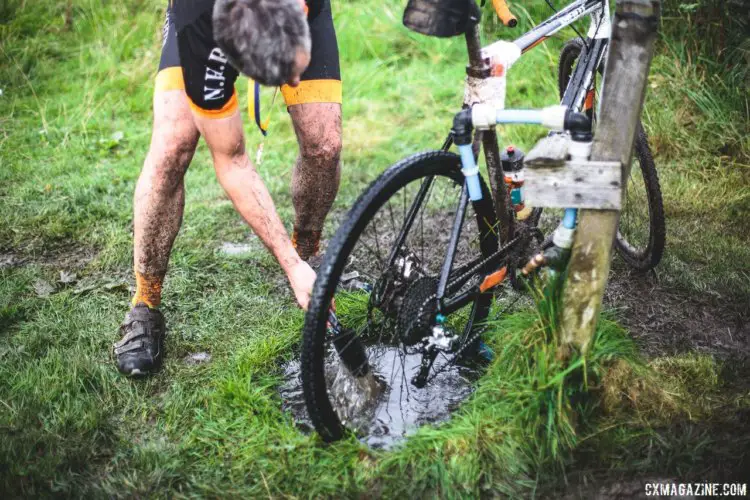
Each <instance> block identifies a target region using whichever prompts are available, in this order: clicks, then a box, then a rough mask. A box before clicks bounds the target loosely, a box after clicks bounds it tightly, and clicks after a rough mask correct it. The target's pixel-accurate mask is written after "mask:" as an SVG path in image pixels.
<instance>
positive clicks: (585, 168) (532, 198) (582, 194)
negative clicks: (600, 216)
mask: <svg viewBox="0 0 750 500" xmlns="http://www.w3.org/2000/svg"><path fill="white" fill-rule="evenodd" d="M621 179H622V174H621V168H620V164H619V163H617V162H584V163H576V162H565V163H563V164H561V165H560V166H554V167H549V166H544V167H539V166H537V167H535V168H528V169H525V184H524V198H525V200H526V203H528V204H529V205H530V206H532V207H543V208H590V209H597V210H602V209H608V210H619V209H620V206H621V201H622V192H621V189H620V184H621Z"/></svg>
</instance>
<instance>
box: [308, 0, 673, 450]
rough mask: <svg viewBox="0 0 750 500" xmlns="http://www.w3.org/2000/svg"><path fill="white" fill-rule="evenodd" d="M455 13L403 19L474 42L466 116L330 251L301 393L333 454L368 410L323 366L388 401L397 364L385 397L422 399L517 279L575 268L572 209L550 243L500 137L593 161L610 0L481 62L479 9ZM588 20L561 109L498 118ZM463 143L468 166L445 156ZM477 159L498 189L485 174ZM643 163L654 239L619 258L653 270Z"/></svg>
mask: <svg viewBox="0 0 750 500" xmlns="http://www.w3.org/2000/svg"><path fill="white" fill-rule="evenodd" d="M448 3H450V6H449V7H448V8H447V9H445V10H444V11H443V12H435V11H432V12H425V11H430V10H431V9H435V6H436V1H435V0H410V1H409V5H408V6H407V11H408V10H409V9H410V8H411V9H412V11H411V12H412V14H413V16H412V18H411V19H412V21H413V22H412V24H416V26H410V27H411V28H412V29H416V30H417V31H421V32H423V33H426V34H430V35H436V36H453V35H457V34H463V35H464V36H465V40H466V46H467V51H468V55H469V65H468V66H467V86H466V89H467V90H466V93H465V102H464V106H463V109H462V110H461V111H460V112H458V113H457V114H456V115H455V117H454V120H453V127H452V129H451V132H450V134H449V135H448V138H447V139H446V141H445V143H444V144H443V147H442V148H441V149H440V150H439V151H431V152H426V153H419V154H416V155H413V156H410V157H408V158H406V159H404V160H402V161H400V162H398V163H397V164H395V165H393V166H391V167H390V168H388V169H387V170H386V171H385V172H384V173H383V174H381V175H380V176H379V177H378V178H377V179H376V180H375V181H374V182H373V183H372V184H371V185H370V186H369V187H368V188H367V190H365V192H364V193H363V194H362V195H361V196H360V197H359V199H358V200H357V201H356V202H355V204H354V206H353V207H352V209H351V210H350V212H349V214H348V215H347V217H346V219H345V220H344V222H343V224H342V225H341V226H340V227H339V229H338V231H337V232H336V234H335V236H334V238H333V239H332V240H331V242H330V244H329V247H328V249H327V252H326V254H325V256H324V259H323V262H322V264H321V267H320V269H319V273H318V279H317V281H316V283H315V287H314V289H313V294H312V299H311V302H310V306H309V309H308V312H307V315H306V318H305V326H304V330H303V342H302V348H301V368H302V383H303V392H304V395H305V403H306V406H307V409H308V413H309V415H310V418H311V420H312V422H313V425H314V427H315V429H316V430H317V431H318V433H319V435H320V436H321V437H322V438H323V439H324V440H325V441H334V440H337V439H340V438H341V437H342V436H343V435H344V434H345V432H346V429H347V428H350V429H354V430H356V429H357V428H359V427H360V426H361V425H362V424H363V423H364V424H366V423H367V420H368V418H371V415H369V414H368V412H367V408H366V407H365V406H362V405H360V406H357V407H356V412H361V414H353V413H352V412H351V411H345V410H344V409H343V408H342V406H341V404H339V402H337V401H336V395H335V394H334V391H332V389H333V386H334V385H335V384H340V383H341V382H340V379H338V378H337V377H338V375H337V374H336V373H333V372H332V370H331V369H330V368H329V369H326V366H329V367H330V366H335V365H336V364H337V361H340V365H341V366H343V367H344V368H345V370H346V373H348V376H349V377H350V380H348V381H347V382H345V383H347V384H349V386H350V388H351V387H354V388H355V390H360V387H359V386H357V383H358V381H359V382H361V381H367V382H366V383H363V384H362V386H361V390H362V391H365V392H368V394H372V393H374V392H376V391H377V390H387V387H386V388H385V389H383V385H384V384H383V382H384V381H382V380H378V378H377V376H378V375H379V374H380V373H384V372H387V371H388V367H386V366H384V365H385V364H386V363H390V364H391V366H390V372H389V373H390V377H391V380H390V381H388V383H387V384H386V385H387V386H390V387H393V386H394V381H395V378H396V377H399V376H400V377H401V380H400V381H399V383H400V384H404V383H406V384H410V385H411V386H413V387H415V388H417V389H418V388H422V387H424V386H425V385H426V384H428V383H429V382H430V381H431V380H433V379H434V378H435V377H437V376H439V375H440V373H441V372H443V371H444V370H446V369H449V368H450V367H452V366H455V365H457V364H460V363H462V362H463V361H465V360H467V359H471V358H474V357H476V356H478V355H479V356H481V354H482V352H481V350H482V346H481V343H480V335H481V333H482V331H483V322H484V321H485V320H486V319H487V318H488V316H489V313H490V308H491V306H492V304H493V298H494V293H495V292H496V291H497V290H498V289H499V285H500V284H501V283H504V282H507V281H510V282H511V283H514V284H517V283H518V279H517V272H518V270H519V269H523V272H524V273H533V272H534V271H535V270H537V269H538V268H540V267H543V266H546V267H549V268H550V269H552V270H555V271H558V272H559V271H561V270H562V269H564V265H565V262H566V257H567V255H569V250H568V249H569V248H570V244H571V242H572V237H573V233H574V231H575V216H576V212H575V210H574V209H566V210H565V214H564V216H563V217H562V221H561V222H560V223H559V224H558V226H557V228H556V229H555V231H554V232H553V233H552V234H550V235H547V234H545V231H544V229H543V227H544V222H545V221H544V220H543V217H542V215H543V213H542V210H541V209H538V208H537V209H528V208H527V207H524V206H523V203H522V199H521V198H520V195H521V193H522V191H521V190H520V189H519V188H518V187H517V186H516V184H513V182H514V181H513V175H512V172H511V173H510V174H511V175H510V176H506V175H505V172H504V170H503V165H502V163H505V164H506V166H508V167H510V168H511V169H515V168H517V166H518V165H519V163H521V162H519V161H517V159H516V158H514V155H515V154H516V152H515V151H514V150H511V149H506V150H504V152H503V154H502V155H501V152H500V149H499V145H498V138H497V133H496V129H495V125H497V124H501V123H535V124H538V125H543V126H547V128H549V129H551V130H552V131H553V132H551V133H554V134H561V133H563V134H566V137H567V136H568V135H569V137H570V141H571V142H570V144H571V154H572V155H577V157H579V158H584V157H585V158H587V157H588V151H589V150H590V144H591V140H592V133H591V130H592V122H594V121H595V118H596V113H595V109H594V100H595V88H596V83H595V76H596V72H597V71H598V70H599V69H600V66H601V65H602V62H603V60H604V55H605V53H606V50H607V42H608V38H609V32H608V31H609V22H610V20H609V12H608V6H607V4H606V2H602V1H601V0H577V1H574V2H573V3H571V4H570V5H568V6H567V7H565V8H564V9H562V10H560V11H559V12H557V13H556V14H555V15H553V16H552V17H550V18H549V19H548V20H546V21H545V22H543V23H541V24H540V25H538V26H537V27H536V28H534V29H532V30H531V31H529V32H528V33H526V34H524V35H522V36H521V37H520V38H518V39H517V40H516V41H515V42H513V43H510V42H496V43H495V44H492V45H491V46H489V47H486V48H485V49H482V48H481V45H480V38H479V18H480V11H479V8H478V6H477V5H476V3H475V2H474V1H473V0H468V1H467V0H451V2H448ZM493 5H494V7H495V10H496V12H497V13H498V15H499V16H500V18H501V19H502V20H503V23H504V24H505V25H506V26H512V25H515V18H514V17H513V15H512V14H511V13H510V11H509V10H508V9H507V5H505V2H504V0H493ZM425 14H429V15H425ZM586 15H589V16H590V17H591V20H592V28H591V29H590V30H589V33H588V35H589V36H588V38H587V40H584V41H583V42H582V43H580V44H578V42H569V44H566V46H565V48H564V49H563V52H562V55H563V57H561V61H560V66H559V69H558V72H559V74H558V76H559V82H560V91H561V99H562V101H561V105H559V106H552V107H548V108H545V109H543V110H512V109H502V108H503V102H504V80H502V83H503V86H502V88H500V87H498V86H497V83H498V82H499V81H500V80H497V78H499V75H500V76H502V77H503V78H504V72H505V71H506V70H507V69H508V68H509V67H510V66H511V65H512V63H513V62H514V60H515V59H517V58H518V57H520V55H521V54H522V53H523V52H526V51H527V50H530V49H531V48H533V47H534V46H535V45H537V44H538V43H540V42H542V41H544V40H545V39H546V38H548V37H550V36H551V35H553V34H554V33H556V32H557V31H559V30H560V29H562V28H564V27H565V26H568V25H570V24H571V23H573V22H575V21H576V20H578V19H579V18H581V17H583V16H586ZM415 19H416V21H414V20H415ZM407 21H408V19H407V14H405V24H407ZM419 23H422V24H421V25H420V24H419ZM493 47H494V49H493V50H489V49H490V48H493ZM498 61H500V62H498ZM492 78H495V80H492ZM488 82H489V83H492V85H489V84H488ZM493 82H494V83H493ZM493 85H494V87H493ZM500 94H502V95H501V96H500ZM499 97H500V98H501V101H503V102H501V103H499V105H498V103H497V99H498V98H499ZM493 101H494V104H488V102H493ZM641 130H642V129H641ZM453 144H455V145H456V146H457V147H458V150H459V154H458V155H456V154H454V153H451V152H449V151H448V150H449V149H450V147H451V146H452V145H453ZM639 144H641V146H639ZM480 150H483V151H484V157H485V163H486V165H487V171H488V176H489V186H488V185H487V183H486V182H485V180H484V178H483V176H482V175H481V173H480V172H479V169H478V167H477V163H476V161H477V157H478V155H479V152H480ZM636 151H644V152H646V153H648V144H647V142H646V138H645V134H639V136H638V139H637V143H636ZM638 158H639V160H640V161H639V164H640V168H639V169H631V171H632V170H638V171H642V172H644V174H643V180H644V185H645V187H646V192H647V194H646V200H647V202H648V207H649V214H650V215H649V222H648V224H647V225H648V228H649V230H648V236H647V238H646V243H645V244H643V245H642V248H638V247H637V246H636V245H637V244H638V243H634V242H632V241H629V238H631V233H624V231H621V232H620V233H619V234H618V243H617V245H618V250H619V251H620V253H621V254H622V255H623V256H624V257H625V258H626V261H627V262H629V263H631V264H633V265H635V266H636V267H638V268H641V269H643V268H649V267H650V266H652V265H655V262H658V259H659V258H660V255H661V251H662V249H663V209H662V208H661V195H660V192H659V187H658V181H657V179H656V172H655V169H654V168H653V161H651V160H650V153H648V154H647V155H644V156H640V154H638ZM501 159H502V162H501ZM506 177H507V178H506ZM626 203H627V202H626V201H624V202H623V205H624V206H625V205H626ZM652 205H653V206H652ZM553 215H556V214H553ZM553 218H554V219H555V222H557V218H556V217H553ZM397 220H398V223H397ZM450 220H452V221H453V222H452V225H451V226H450V230H449V231H445V227H444V226H443V224H445V223H446V221H450ZM660 222H661V227H662V229H660V228H659V227H658V226H659V223H660ZM446 225H447V224H446ZM640 226H641V228H642V227H643V224H641V225H640ZM397 361H398V364H397V363H396V362H397ZM409 370H413V371H414V372H415V374H414V375H413V376H411V374H407V371H409ZM356 412H355V413H356Z"/></svg>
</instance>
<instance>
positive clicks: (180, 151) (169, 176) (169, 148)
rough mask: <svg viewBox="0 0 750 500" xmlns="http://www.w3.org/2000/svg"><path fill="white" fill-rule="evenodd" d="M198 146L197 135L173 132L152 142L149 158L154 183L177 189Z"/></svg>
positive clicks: (148, 165) (163, 187)
mask: <svg viewBox="0 0 750 500" xmlns="http://www.w3.org/2000/svg"><path fill="white" fill-rule="evenodd" d="M154 137H155V138H156V137H157V134H154ZM196 146H197V136H196V137H194V138H193V137H186V136H179V135H177V136H176V135H171V134H170V135H167V136H166V137H165V136H162V137H161V139H159V140H157V141H155V142H154V143H152V144H151V148H150V149H149V152H148V159H147V168H148V169H149V170H150V171H151V172H150V174H151V181H152V183H153V184H155V185H157V186H159V188H161V189H163V190H165V191H173V190H175V189H177V188H178V187H179V186H180V185H181V184H182V179H183V177H184V176H185V172H187V169H188V166H189V165H190V161H191V160H192V159H193V154H194V153H195V148H196Z"/></svg>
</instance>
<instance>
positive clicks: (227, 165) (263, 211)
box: [193, 112, 315, 309]
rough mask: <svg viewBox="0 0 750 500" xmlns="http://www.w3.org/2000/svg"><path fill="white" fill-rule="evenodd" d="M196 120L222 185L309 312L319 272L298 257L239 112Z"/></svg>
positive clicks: (303, 306)
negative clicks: (247, 141) (253, 157)
mask: <svg viewBox="0 0 750 500" xmlns="http://www.w3.org/2000/svg"><path fill="white" fill-rule="evenodd" d="M193 116H194V117H195V121H196V124H197V126H198V130H199V131H200V132H201V134H202V135H203V137H204V138H205V139H206V143H207V144H208V147H209V149H210V150H211V155H212V157H213V161H214V169H215V170H216V177H217V178H218V179H219V183H220V184H221V185H222V187H223V188H224V190H225V191H226V192H227V194H228V195H229V198H230V199H231V200H232V203H234V206H235V208H236V209H237V211H238V212H240V214H241V215H242V217H243V218H244V219H245V221H247V223H248V224H249V225H250V227H251V228H252V229H253V231H255V234H257V235H258V237H259V238H260V239H261V241H263V244H264V245H265V246H266V247H267V248H268V249H269V250H270V251H271V253H273V255H274V256H275V257H276V259H277V260H278V261H279V264H280V265H281V268H282V269H283V270H284V272H285V273H286V275H287V278H288V279H289V283H290V284H291V286H292V290H293V291H294V294H295V296H296V298H297V302H299V305H300V306H301V307H302V308H303V309H307V304H308V302H309V300H310V292H311V291H312V286H313V283H314V282H315V272H313V270H312V269H311V268H310V266H309V265H308V264H307V263H306V262H304V261H303V260H301V259H300V257H299V255H297V252H296V250H295V249H294V247H293V246H292V242H291V240H290V239H289V235H288V234H287V232H286V230H285V229H284V225H283V224H282V222H281V219H280V218H279V216H278V214H277V213H276V207H275V206H274V203H273V200H272V199H271V195H270V194H269V192H268V189H266V186H265V184H264V183H263V179H262V178H261V177H260V175H259V174H258V172H257V171H256V170H255V167H254V166H253V164H252V163H251V162H250V158H248V155H247V153H246V152H245V140H244V136H243V129H242V121H241V119H240V114H239V112H236V113H234V114H233V115H232V116H230V117H228V118H222V119H212V118H206V117H204V116H200V115H199V114H197V113H193Z"/></svg>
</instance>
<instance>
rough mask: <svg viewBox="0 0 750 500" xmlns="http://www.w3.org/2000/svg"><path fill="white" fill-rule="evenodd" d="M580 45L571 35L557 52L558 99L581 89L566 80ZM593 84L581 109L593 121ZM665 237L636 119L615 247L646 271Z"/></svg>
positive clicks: (645, 147) (656, 259) (650, 166)
mask: <svg viewBox="0 0 750 500" xmlns="http://www.w3.org/2000/svg"><path fill="white" fill-rule="evenodd" d="M582 48H583V42H582V41H581V40H580V39H578V38H574V39H572V40H569V41H568V42H567V43H566V44H565V46H564V47H563V49H562V51H561V52H560V62H559V66H558V85H559V90H560V98H561V99H562V98H563V96H564V94H565V92H566V91H568V92H575V93H578V92H579V90H580V89H568V82H569V81H570V77H571V74H572V73H573V69H574V68H575V65H576V62H577V60H578V58H579V56H580V54H581V50H582ZM594 80H596V79H594ZM592 86H593V88H594V93H593V94H591V96H592V99H590V100H589V99H587V102H586V104H585V108H586V109H584V110H583V111H585V112H586V113H587V114H588V115H589V118H593V119H594V120H596V116H595V113H594V110H595V103H594V99H593V97H594V96H595V95H596V81H594V82H592ZM665 240H666V224H665V219H664V204H663V202H662V196H661V187H660V185H659V177H658V175H657V173H656V165H654V158H653V156H652V154H651V147H650V146H649V144H648V137H647V136H646V132H645V131H644V129H643V124H642V123H641V121H640V120H638V128H637V130H636V136H635V150H634V154H633V162H632V164H631V166H630V176H629V178H628V184H627V189H626V191H625V196H624V197H623V205H622V209H621V211H620V223H619V225H618V227H617V237H616V240H615V249H616V250H617V253H619V254H620V257H622V259H623V260H624V261H625V262H626V263H627V264H628V265H629V266H631V267H632V268H634V269H636V270H639V271H648V270H650V269H653V268H654V267H656V266H657V264H659V262H660V261H661V258H662V255H663V254H664V245H665Z"/></svg>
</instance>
